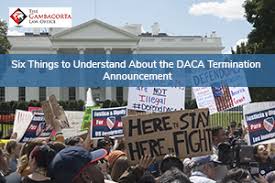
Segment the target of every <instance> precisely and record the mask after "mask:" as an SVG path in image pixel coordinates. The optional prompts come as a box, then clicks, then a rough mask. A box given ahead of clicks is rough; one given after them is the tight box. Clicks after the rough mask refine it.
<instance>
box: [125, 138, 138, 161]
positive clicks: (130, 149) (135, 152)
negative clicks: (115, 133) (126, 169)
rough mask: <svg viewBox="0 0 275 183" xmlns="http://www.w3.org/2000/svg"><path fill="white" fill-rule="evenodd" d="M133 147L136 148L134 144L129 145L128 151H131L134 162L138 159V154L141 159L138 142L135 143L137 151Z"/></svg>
mask: <svg viewBox="0 0 275 183" xmlns="http://www.w3.org/2000/svg"><path fill="white" fill-rule="evenodd" d="M133 146H134V145H133V143H128V149H129V154H130V158H131V160H132V161H134V160H135V159H136V158H135V154H137V157H138V159H141V154H140V150H139V145H138V142H136V143H135V147H136V149H134V147H133Z"/></svg>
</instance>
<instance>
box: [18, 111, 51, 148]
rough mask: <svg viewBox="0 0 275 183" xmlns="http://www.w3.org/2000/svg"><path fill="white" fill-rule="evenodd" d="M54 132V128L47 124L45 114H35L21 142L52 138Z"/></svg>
mask: <svg viewBox="0 0 275 183" xmlns="http://www.w3.org/2000/svg"><path fill="white" fill-rule="evenodd" d="M52 130H53V128H52V126H51V125H49V124H47V123H46V121H45V118H44V113H42V112H40V113H39V112H35V113H34V115H33V117H32V120H31V123H30V124H29V126H28V128H27V130H26V132H25V133H24V135H23V137H22V138H21V140H20V142H22V143H24V142H28V141H30V140H32V139H34V138H47V137H50V135H51V133H52Z"/></svg>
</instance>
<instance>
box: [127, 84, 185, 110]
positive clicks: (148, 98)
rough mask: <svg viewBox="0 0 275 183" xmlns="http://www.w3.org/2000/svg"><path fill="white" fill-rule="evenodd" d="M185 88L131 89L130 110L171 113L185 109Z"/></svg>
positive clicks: (129, 96) (129, 94) (129, 95)
mask: <svg viewBox="0 0 275 183" xmlns="http://www.w3.org/2000/svg"><path fill="white" fill-rule="evenodd" d="M184 99H185V88H184V87H181V88H176V87H174V88H173V87H130V88H129V93H128V109H132V110H137V111H147V112H170V111H176V110H181V109H184Z"/></svg>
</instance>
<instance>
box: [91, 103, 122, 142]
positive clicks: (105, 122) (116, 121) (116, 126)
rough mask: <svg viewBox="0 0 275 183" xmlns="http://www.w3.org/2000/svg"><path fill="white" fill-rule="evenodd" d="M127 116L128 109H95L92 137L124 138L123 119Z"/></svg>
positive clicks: (93, 112)
mask: <svg viewBox="0 0 275 183" xmlns="http://www.w3.org/2000/svg"><path fill="white" fill-rule="evenodd" d="M126 115H127V108H126V107H115V108H106V109H95V110H93V111H92V121H91V137H92V138H104V137H105V136H110V137H119V136H123V125H122V117H124V116H126Z"/></svg>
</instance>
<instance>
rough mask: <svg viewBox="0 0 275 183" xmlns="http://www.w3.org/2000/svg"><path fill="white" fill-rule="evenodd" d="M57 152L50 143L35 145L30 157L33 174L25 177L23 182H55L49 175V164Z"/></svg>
mask: <svg viewBox="0 0 275 183" xmlns="http://www.w3.org/2000/svg"><path fill="white" fill-rule="evenodd" d="M55 154H56V153H55V151H54V150H53V149H51V148H50V147H49V146H48V145H42V146H37V147H35V148H34V150H33V151H32V152H31V154H30V158H29V165H30V169H31V171H32V174H30V175H28V176H26V177H25V178H23V181H22V183H53V181H52V180H51V178H50V177H48V166H49V165H50V163H51V161H52V160H53V158H54V156H55Z"/></svg>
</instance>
